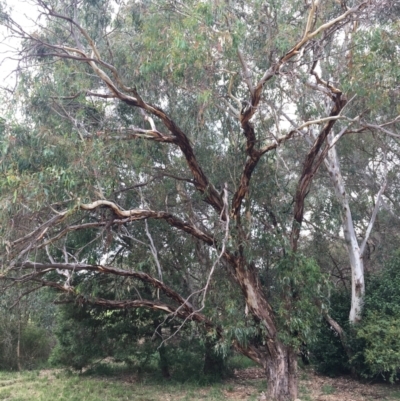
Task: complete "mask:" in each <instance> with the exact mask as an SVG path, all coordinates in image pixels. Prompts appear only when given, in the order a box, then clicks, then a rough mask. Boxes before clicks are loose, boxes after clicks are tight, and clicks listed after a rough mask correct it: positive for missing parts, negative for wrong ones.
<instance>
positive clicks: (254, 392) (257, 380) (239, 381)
mask: <svg viewBox="0 0 400 401" xmlns="http://www.w3.org/2000/svg"><path fill="white" fill-rule="evenodd" d="M265 386H266V381H265V375H264V371H263V369H261V368H248V369H244V370H238V371H235V372H234V378H232V379H229V380H228V381H227V386H226V390H225V391H224V395H225V396H226V398H227V399H229V400H248V399H255V398H256V399H261V398H260V395H261V393H262V391H263V390H265ZM251 396H252V397H251ZM262 399H264V398H262ZM395 399H400V387H399V386H398V385H394V386H392V385H390V384H371V383H362V382H359V381H357V380H354V379H353V378H351V377H348V376H343V377H335V378H330V377H325V376H320V375H318V374H316V373H315V372H314V371H312V370H311V369H310V370H306V371H300V373H299V400H301V401H374V400H382V401H384V400H387V401H392V400H395Z"/></svg>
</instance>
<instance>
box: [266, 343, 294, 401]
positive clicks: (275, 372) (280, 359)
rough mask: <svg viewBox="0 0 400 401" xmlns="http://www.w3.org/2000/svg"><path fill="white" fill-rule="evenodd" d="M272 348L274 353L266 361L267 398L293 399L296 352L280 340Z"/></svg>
mask: <svg viewBox="0 0 400 401" xmlns="http://www.w3.org/2000/svg"><path fill="white" fill-rule="evenodd" d="M274 348H275V349H276V351H277V352H276V355H275V356H274V357H270V358H268V360H267V361H266V373H267V384H268V387H267V391H266V395H267V400H271V401H272V400H273V401H293V400H295V399H296V398H297V354H296V352H295V351H294V350H293V349H292V348H290V347H288V346H285V345H284V344H282V343H280V342H279V343H277V344H276V345H275V347H274Z"/></svg>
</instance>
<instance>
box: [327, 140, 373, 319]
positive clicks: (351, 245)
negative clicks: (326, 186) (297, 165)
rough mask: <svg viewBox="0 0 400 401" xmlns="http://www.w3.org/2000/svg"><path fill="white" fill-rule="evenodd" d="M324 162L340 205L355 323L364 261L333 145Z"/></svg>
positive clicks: (360, 300) (358, 311) (351, 313)
mask: <svg viewBox="0 0 400 401" xmlns="http://www.w3.org/2000/svg"><path fill="white" fill-rule="evenodd" d="M324 162H325V166H326V168H327V170H328V172H329V176H330V178H331V181H332V184H333V187H334V189H335V194H336V197H337V199H338V201H339V202H340V205H341V217H342V227H343V234H344V238H345V241H346V247H347V251H348V254H349V259H350V267H351V309H350V315H349V320H350V322H351V323H357V322H359V321H360V319H361V312H362V307H363V297H364V294H365V281H364V261H363V259H362V252H361V250H360V246H359V245H358V240H357V235H356V232H355V229H354V224H353V218H352V216H351V210H350V205H349V200H348V196H347V194H346V188H345V184H344V180H343V176H342V173H341V171H340V164H339V159H338V156H337V152H336V148H335V146H333V147H332V148H331V149H330V150H329V152H328V154H327V156H326V158H325V161H324Z"/></svg>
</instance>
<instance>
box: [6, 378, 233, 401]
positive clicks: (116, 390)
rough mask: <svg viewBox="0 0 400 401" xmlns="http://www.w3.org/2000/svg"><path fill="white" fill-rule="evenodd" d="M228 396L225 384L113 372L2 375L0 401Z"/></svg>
mask: <svg viewBox="0 0 400 401" xmlns="http://www.w3.org/2000/svg"><path fill="white" fill-rule="evenodd" d="M103 373H105V372H103ZM226 393H227V391H226V386H225V385H223V384H222V383H221V384H218V383H214V384H213V385H209V386H207V385H201V384H196V383H194V382H187V383H180V382H177V381H173V380H171V381H161V380H159V379H158V378H154V377H151V376H145V377H141V378H137V376H133V375H127V374H126V373H125V374H121V372H118V374H117V375H114V376H113V375H112V374H111V372H107V374H106V375H104V374H103V375H102V376H99V375H95V374H84V375H78V374H76V373H71V372H68V371H60V370H46V371H42V372H39V371H38V372H22V373H8V372H0V400H7V401H48V400H52V401H99V400H102V401H103V400H104V401H108V400H109V401H111V400H112V401H130V400H132V401H133V400H134V401H156V400H163V401H164V400H165V401H168V400H171V401H172V400H182V401H190V400H195V401H196V400H202V401H204V400H215V401H218V400H226V399H229V396H228V397H227V396H226V395H225V394H226Z"/></svg>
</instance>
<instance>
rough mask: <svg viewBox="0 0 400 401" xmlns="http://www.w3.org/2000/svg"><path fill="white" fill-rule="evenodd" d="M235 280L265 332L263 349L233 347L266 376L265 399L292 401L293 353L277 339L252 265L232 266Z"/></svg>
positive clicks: (294, 394) (294, 379) (294, 390)
mask: <svg viewBox="0 0 400 401" xmlns="http://www.w3.org/2000/svg"><path fill="white" fill-rule="evenodd" d="M236 280H237V281H238V283H239V284H240V286H241V288H242V291H243V293H244V295H245V297H246V304H247V306H248V310H249V312H250V313H251V314H252V315H253V316H254V318H255V319H256V320H259V321H260V322H262V324H263V325H264V328H265V332H266V339H265V344H266V346H265V348H266V349H265V350H263V351H259V350H257V349H256V348H255V347H253V348H246V349H244V348H241V347H240V346H238V347H237V348H238V349H239V350H240V351H241V352H243V354H245V355H247V356H248V357H250V358H251V359H253V360H254V361H256V362H257V363H258V364H260V365H262V366H263V367H264V369H265V371H266V376H267V389H266V394H267V399H268V400H269V401H293V400H295V399H296V398H297V352H296V350H293V349H292V348H290V347H288V346H286V345H284V344H283V343H282V342H280V341H279V340H278V338H277V334H278V333H277V326H276V322H275V318H274V314H273V310H272V308H271V305H270V304H269V302H268V301H267V299H266V296H265V294H264V293H263V291H262V289H261V285H260V283H259V281H258V275H257V271H256V269H255V267H254V266H252V265H246V266H244V265H241V264H240V262H239V263H238V265H237V266H236Z"/></svg>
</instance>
